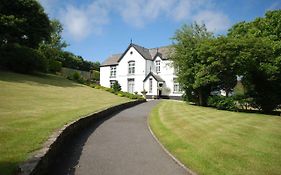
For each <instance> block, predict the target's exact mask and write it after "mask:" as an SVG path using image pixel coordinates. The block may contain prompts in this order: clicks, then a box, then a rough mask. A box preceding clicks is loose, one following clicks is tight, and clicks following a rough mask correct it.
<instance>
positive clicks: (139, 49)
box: [118, 43, 152, 62]
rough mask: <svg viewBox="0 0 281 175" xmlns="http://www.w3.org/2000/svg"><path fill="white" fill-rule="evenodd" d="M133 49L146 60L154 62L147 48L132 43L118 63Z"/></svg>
mask: <svg viewBox="0 0 281 175" xmlns="http://www.w3.org/2000/svg"><path fill="white" fill-rule="evenodd" d="M131 47H133V48H135V49H136V50H137V52H139V54H140V55H141V56H142V57H143V58H144V59H146V60H152V57H151V55H150V53H149V49H147V48H145V47H142V46H139V45H136V44H133V43H131V44H130V45H129V46H128V48H127V49H126V51H125V52H124V53H123V54H122V56H121V57H120V58H119V60H118V62H120V61H121V59H122V58H123V57H124V55H125V54H126V53H127V52H128V50H129V49H130V48H131Z"/></svg>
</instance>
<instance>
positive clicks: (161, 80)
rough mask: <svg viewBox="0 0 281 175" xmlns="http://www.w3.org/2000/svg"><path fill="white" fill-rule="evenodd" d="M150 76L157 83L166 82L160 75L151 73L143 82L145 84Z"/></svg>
mask: <svg viewBox="0 0 281 175" xmlns="http://www.w3.org/2000/svg"><path fill="white" fill-rule="evenodd" d="M150 76H152V77H153V78H154V79H155V80H156V81H158V82H165V81H164V80H163V79H162V78H161V77H160V76H159V75H157V74H155V73H153V72H150V73H149V74H148V75H147V76H146V77H145V79H144V80H143V82H145V81H146V80H147V79H148V78H149V77H150Z"/></svg>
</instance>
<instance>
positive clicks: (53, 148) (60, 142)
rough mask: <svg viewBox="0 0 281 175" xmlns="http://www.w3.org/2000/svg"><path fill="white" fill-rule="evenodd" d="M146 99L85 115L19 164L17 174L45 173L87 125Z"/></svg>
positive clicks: (40, 174)
mask: <svg viewBox="0 0 281 175" xmlns="http://www.w3.org/2000/svg"><path fill="white" fill-rule="evenodd" d="M143 102H145V100H138V101H132V102H128V103H123V104H120V105H117V106H113V107H110V108H108V109H105V110H103V111H100V112H95V113H93V114H90V115H87V116H84V117H82V118H80V119H78V120H76V121H74V122H72V123H70V124H68V125H66V126H64V127H63V128H62V129H61V130H59V131H58V132H56V133H55V134H54V135H52V136H51V137H50V138H49V139H48V141H47V142H46V143H45V145H44V147H43V148H42V149H41V150H39V151H38V152H37V153H36V155H35V156H33V157H32V158H31V159H29V160H27V161H26V162H24V163H23V164H21V165H19V168H18V173H17V175H44V174H46V172H47V170H48V168H49V167H50V165H51V163H52V162H53V161H54V160H55V158H56V156H57V155H58V154H59V153H60V152H62V151H63V149H64V148H65V146H66V144H67V143H68V141H69V140H71V139H73V138H74V136H75V134H77V133H79V132H80V131H81V130H83V129H84V128H86V127H89V126H91V125H92V124H94V123H95V122H97V121H98V120H99V119H101V118H105V117H109V116H111V115H113V114H115V113H117V112H120V111H122V110H124V109H126V108H129V107H132V106H135V105H137V104H140V103H143Z"/></svg>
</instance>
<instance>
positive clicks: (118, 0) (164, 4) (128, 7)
mask: <svg viewBox="0 0 281 175" xmlns="http://www.w3.org/2000/svg"><path fill="white" fill-rule="evenodd" d="M40 2H41V3H42V5H43V6H44V7H45V8H47V11H48V12H50V11H54V9H55V13H56V14H58V15H56V16H57V17H58V18H59V19H60V21H61V22H62V24H63V26H64V33H65V34H66V35H68V36H69V37H72V38H73V39H75V40H83V39H84V38H86V37H87V36H88V35H90V34H92V33H93V34H96V35H99V34H101V33H102V32H103V30H104V27H105V26H106V25H107V24H108V23H109V21H110V18H111V16H110V15H111V14H114V15H119V16H120V17H121V18H122V20H123V21H124V22H125V23H127V24H128V25H129V26H133V27H137V28H142V27H144V26H145V25H146V24H148V23H151V22H153V21H155V20H157V19H159V18H160V17H161V18H163V17H165V18H170V19H171V20H173V21H177V22H179V21H184V22H191V21H192V20H196V21H199V22H202V21H204V23H206V26H207V27H208V29H210V30H212V31H216V32H219V31H223V30H225V29H226V28H227V27H228V26H229V23H230V22H229V19H228V18H227V16H226V15H225V14H223V13H219V12H215V11H211V10H210V9H213V4H212V1H209V0H196V1H195V0H91V1H90V3H88V4H82V5H80V6H79V5H78V6H77V5H76V6H74V4H73V0H64V1H59V0H40ZM57 7H60V10H59V13H58V12H57V11H58V10H57ZM194 14H195V15H194Z"/></svg>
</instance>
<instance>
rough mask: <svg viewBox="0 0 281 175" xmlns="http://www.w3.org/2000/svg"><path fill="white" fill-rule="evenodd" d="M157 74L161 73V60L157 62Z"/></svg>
mask: <svg viewBox="0 0 281 175" xmlns="http://www.w3.org/2000/svg"><path fill="white" fill-rule="evenodd" d="M155 63H156V72H157V73H160V60H158V61H156V62H155Z"/></svg>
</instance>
